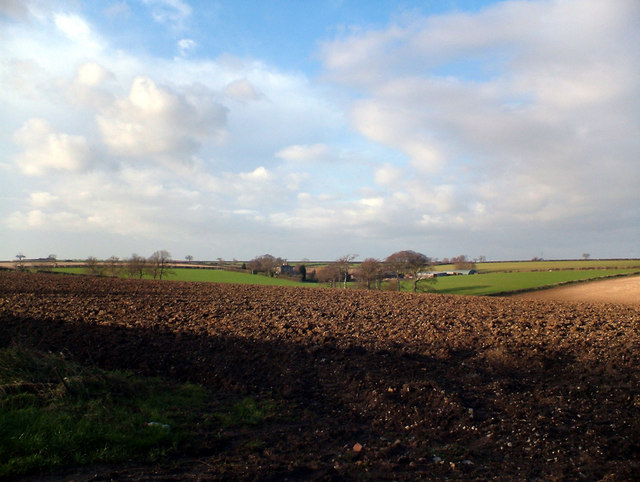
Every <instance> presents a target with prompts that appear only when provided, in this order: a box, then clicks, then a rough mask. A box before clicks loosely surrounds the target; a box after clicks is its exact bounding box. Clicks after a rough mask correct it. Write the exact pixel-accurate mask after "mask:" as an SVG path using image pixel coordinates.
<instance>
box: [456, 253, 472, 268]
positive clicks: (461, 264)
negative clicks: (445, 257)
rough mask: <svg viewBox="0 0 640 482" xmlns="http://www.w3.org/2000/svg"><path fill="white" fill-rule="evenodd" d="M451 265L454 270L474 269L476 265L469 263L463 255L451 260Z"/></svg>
mask: <svg viewBox="0 0 640 482" xmlns="http://www.w3.org/2000/svg"><path fill="white" fill-rule="evenodd" d="M451 263H452V264H453V268H454V269H475V267H476V263H475V262H473V261H471V260H470V259H469V258H467V256H466V255H464V254H461V255H460V256H456V257H455V258H451Z"/></svg>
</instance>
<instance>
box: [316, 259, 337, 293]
mask: <svg viewBox="0 0 640 482" xmlns="http://www.w3.org/2000/svg"><path fill="white" fill-rule="evenodd" d="M317 276H318V281H319V282H320V283H329V286H330V287H331V288H335V286H336V283H337V282H338V281H340V279H342V272H341V270H340V266H339V265H338V263H337V262H336V261H334V262H333V263H331V264H329V265H327V266H325V267H323V268H320V269H318V270H317Z"/></svg>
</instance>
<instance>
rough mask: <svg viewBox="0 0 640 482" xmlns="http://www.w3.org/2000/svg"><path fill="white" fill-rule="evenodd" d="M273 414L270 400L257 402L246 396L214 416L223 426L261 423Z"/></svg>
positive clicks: (273, 408) (273, 406)
mask: <svg viewBox="0 0 640 482" xmlns="http://www.w3.org/2000/svg"><path fill="white" fill-rule="evenodd" d="M274 414H275V405H274V404H273V403H272V402H270V401H265V402H258V401H256V400H254V399H253V398H249V397H246V398H243V399H242V400H239V401H237V402H234V403H231V404H229V406H228V407H227V408H226V409H225V410H223V411H219V412H216V414H215V416H216V418H217V419H218V420H219V421H220V422H221V423H222V425H223V426H225V427H237V426H247V425H259V424H262V423H263V422H264V421H265V420H266V419H267V418H268V417H271V416H273V415H274Z"/></svg>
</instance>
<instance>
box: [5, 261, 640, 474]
mask: <svg viewBox="0 0 640 482" xmlns="http://www.w3.org/2000/svg"><path fill="white" fill-rule="evenodd" d="M12 342H20V343H22V344H24V345H31V346H36V347H38V348H40V349H44V350H53V351H61V350H64V351H66V352H67V353H70V354H71V355H73V357H75V358H77V359H78V360H80V361H83V362H85V363H92V364H96V365H98V366H100V367H104V368H127V369H132V370H135V371H136V372H139V373H143V374H154V375H155V374H160V375H164V376H169V377H176V378H178V379H181V380H186V379H189V380H193V381H196V382H199V383H203V384H206V385H207V386H209V387H211V389H212V390H215V392H216V393H219V394H221V396H222V395H224V396H228V395H238V396H243V395H250V396H252V397H254V398H257V399H269V400H275V401H276V402H277V406H279V407H282V410H283V413H284V414H285V415H286V416H283V417H280V418H279V419H277V420H275V421H271V422H269V423H267V424H265V425H261V426H260V427H258V428H256V429H255V430H253V429H250V428H248V429H242V430H237V431H236V432H233V431H230V432H228V433H226V434H225V438H224V439H223V442H221V443H219V444H217V445H213V444H210V445H208V446H203V447H201V448H200V450H197V449H194V450H193V451H192V453H187V454H185V455H184V457H182V458H181V459H179V460H175V461H167V463H166V464H162V465H157V466H153V467H139V466H131V465H128V466H126V467H125V466H123V467H101V468H92V469H90V470H89V471H84V472H83V471H79V472H76V473H74V474H72V475H70V476H69V477H73V478H75V479H76V480H77V479H79V478H83V477H85V478H92V480H108V479H145V478H146V479H150V478H157V479H166V478H172V479H174V480H175V479H189V478H192V479H193V478H204V479H230V478H231V479H263V480H265V479H266V480H281V479H283V478H289V479H323V480H328V479H333V480H344V479H376V480H380V479H394V480H402V479H417V478H431V479H439V478H451V479H496V480H518V479H520V480H524V479H527V480H535V479H539V480H550V479H563V480H566V479H569V480H575V479H586V480H597V479H603V478H607V479H609V480H627V479H632V478H633V477H635V476H637V474H638V473H640V308H639V307H634V306H623V305H613V304H608V305H596V304H587V303H571V304H569V303H564V304H563V303H555V302H546V301H545V302H543V301H528V300H514V299H507V298H479V297H456V296H453V295H449V296H448V295H425V294H418V295H414V294H409V293H388V292H366V291H356V290H329V289H304V288H279V287H258V286H245V285H222V284H220V285H218V284H197V283H178V282H154V281H130V280H117V279H99V278H80V277H66V276H53V275H23V274H20V273H4V272H2V273H0V346H5V345H8V344H10V343H12ZM256 439H259V440H260V443H259V444H256V443H249V442H251V441H252V440H256ZM96 474H97V475H96ZM59 477H62V476H61V475H59Z"/></svg>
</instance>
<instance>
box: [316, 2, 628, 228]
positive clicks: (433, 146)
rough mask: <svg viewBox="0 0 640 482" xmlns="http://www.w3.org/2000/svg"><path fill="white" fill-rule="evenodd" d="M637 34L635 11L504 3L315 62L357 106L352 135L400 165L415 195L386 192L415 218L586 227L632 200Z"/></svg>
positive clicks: (403, 27) (332, 45)
mask: <svg viewBox="0 0 640 482" xmlns="http://www.w3.org/2000/svg"><path fill="white" fill-rule="evenodd" d="M639 28H640V4H638V3H637V2H633V1H620V2H615V3H612V2H607V1H603V0H589V1H584V2H580V3H579V4H576V3H575V2H570V1H566V0H554V1H548V2H515V1H514V2H503V3H498V4H496V5H493V6H490V7H487V8H485V9H483V10H481V11H480V12H479V13H454V14H443V15H440V16H432V17H429V18H425V19H421V18H419V19H414V20H412V21H410V22H408V23H406V24H394V25H392V26H390V27H388V28H386V29H383V30H378V31H370V32H362V33H357V34H354V35H351V36H348V37H346V38H342V39H338V40H336V41H333V42H329V43H327V44H325V45H324V46H323V50H322V52H323V55H324V62H325V66H326V68H327V70H328V74H327V75H328V78H330V79H332V80H333V81H335V82H338V83H341V84H344V85H347V86H349V87H350V88H358V89H361V91H362V92H364V93H366V95H364V96H363V97H364V98H363V99H361V100H358V101H357V102H354V103H353V104H352V108H351V120H352V123H353V125H354V127H355V128H356V129H357V130H358V131H359V132H360V133H362V134H363V135H364V136H366V137H367V138H369V139H371V140H373V141H375V142H378V143H381V144H384V145H385V146H388V147H392V148H395V149H398V150H400V151H402V152H403V153H405V155H406V161H405V163H404V166H403V168H405V169H409V170H412V171H413V175H412V177H413V178H414V180H417V181H418V182H419V183H420V185H421V186H422V188H420V189H419V188H407V186H406V185H405V186H404V187H403V188H402V189H400V190H398V192H399V193H402V194H403V195H406V196H408V198H409V199H411V201H410V202H409V203H408V204H409V205H413V206H420V207H419V208H418V207H416V208H415V209H416V211H418V210H420V209H422V210H423V213H422V214H423V219H425V220H427V221H432V220H434V219H438V218H442V216H444V215H446V216H448V219H449V220H455V219H464V220H466V222H467V223H469V224H473V223H477V220H478V217H481V218H483V219H484V220H485V221H487V222H489V223H491V224H493V223H496V224H493V225H499V224H500V223H510V222H513V221H519V222H531V221H533V222H540V223H547V222H554V221H560V220H563V219H564V220H567V219H572V218H576V217H584V216H592V219H593V220H594V222H597V216H598V215H600V214H602V213H606V212H614V213H620V215H621V216H626V215H627V214H628V209H627V208H626V207H625V206H628V205H630V204H636V203H637V201H638V192H639V191H638V189H637V181H638V177H639V176H638V168H637V161H636V159H635V154H633V153H634V151H635V152H637V151H638V148H639V147H640V145H639V142H640V141H638V139H640V115H639V114H638V113H639V112H640V101H639V100H638V99H640V74H639V71H638V70H637V68H635V67H633V66H634V65H636V66H637V64H638V61H640V49H639V48H638V46H637V45H638V43H637V42H638V40H639V38H638V33H637V32H638V31H639ZM629 102H630V103H631V104H632V105H633V107H632V108H630V106H629V104H628V103H629ZM625 104H627V105H625ZM620 129H622V130H623V131H624V134H623V135H620ZM393 173H395V174H396V175H395V176H394V175H392V174H393ZM394 178H397V171H395V170H390V169H389V168H388V167H386V168H380V169H379V170H378V171H377V172H376V181H377V182H378V183H380V184H386V183H387V179H389V180H392V179H394ZM429 186H433V188H430V187H429ZM421 192H422V193H425V195H421V194H420V193H421ZM429 199H431V200H432V201H433V202H429ZM507 200H508V201H507ZM477 206H482V209H480V210H478V209H477ZM623 212H624V213H625V214H622V213H623ZM616 215H618V214H616Z"/></svg>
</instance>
